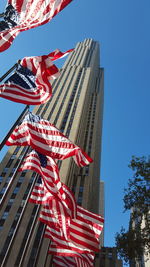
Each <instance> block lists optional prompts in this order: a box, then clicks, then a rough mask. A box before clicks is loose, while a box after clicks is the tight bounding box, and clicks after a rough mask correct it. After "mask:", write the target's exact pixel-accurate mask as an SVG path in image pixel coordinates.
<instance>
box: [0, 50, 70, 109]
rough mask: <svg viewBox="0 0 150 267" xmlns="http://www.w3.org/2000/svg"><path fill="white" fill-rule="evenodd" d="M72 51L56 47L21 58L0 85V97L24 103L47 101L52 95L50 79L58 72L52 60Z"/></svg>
mask: <svg viewBox="0 0 150 267" xmlns="http://www.w3.org/2000/svg"><path fill="white" fill-rule="evenodd" d="M72 51H73V49H70V50H68V51H66V52H61V51H59V50H58V49H57V50H56V51H54V52H52V53H50V54H48V55H44V56H35V57H25V58H23V59H22V60H21V61H20V63H18V65H17V68H16V71H15V72H14V73H13V74H12V75H11V76H10V77H9V78H8V79H7V80H6V81H5V82H4V83H3V84H1V85H0V97H2V98H5V99H8V100H11V101H14V102H18V103H22V104H26V105H40V104H43V103H45V102H47V101H48V100H49V99H50V97H51V95H52V86H51V83H50V80H52V79H55V78H57V77H58V76H59V74H60V73H59V70H58V68H57V67H56V66H55V65H54V63H53V61H54V60H56V59H59V58H62V57H63V56H66V55H67V54H68V53H70V52H72Z"/></svg>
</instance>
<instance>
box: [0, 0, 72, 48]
mask: <svg viewBox="0 0 150 267" xmlns="http://www.w3.org/2000/svg"><path fill="white" fill-rule="evenodd" d="M71 1H72V0H41V1H39V0H34V1H30V0H8V2H7V6H6V9H5V11H4V17H3V20H2V21H0V52H2V51H4V50H6V49H8V48H9V47H10V46H11V44H12V42H13V40H14V39H15V37H16V36H17V35H18V34H19V33H20V32H21V31H26V30H29V29H31V28H35V27H37V26H40V25H43V24H45V23H47V22H49V21H50V20H51V19H52V18H53V17H54V16H55V15H57V14H58V13H59V12H60V11H61V10H62V9H64V8H65V7H66V6H67V5H68V4H69V3H70V2H71Z"/></svg>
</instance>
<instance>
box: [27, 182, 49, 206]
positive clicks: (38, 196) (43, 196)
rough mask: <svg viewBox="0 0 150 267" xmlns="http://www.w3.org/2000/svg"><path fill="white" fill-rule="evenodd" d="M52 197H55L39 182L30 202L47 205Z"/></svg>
mask: <svg viewBox="0 0 150 267" xmlns="http://www.w3.org/2000/svg"><path fill="white" fill-rule="evenodd" d="M52 197H53V195H52V194H51V193H50V192H48V190H47V189H46V188H45V186H44V184H43V183H41V184H40V183H38V182H37V183H36V184H35V186H34V188H33V190H32V192H31V195H30V198H29V202H31V203H35V204H45V203H48V202H49V201H50V199H51V198H52Z"/></svg>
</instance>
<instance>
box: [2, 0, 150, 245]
mask: <svg viewBox="0 0 150 267" xmlns="http://www.w3.org/2000/svg"><path fill="white" fill-rule="evenodd" d="M1 2H2V1H1ZM5 5H6V1H4V0H3V2H2V3H0V13H1V12H3V10H4V7H5ZM149 10H150V2H149V0H144V1H139V0H126V1H123V0H114V1H112V0H105V1H104V0H95V1H90V0H82V1H79V0H74V1H73V2H72V3H71V4H70V5H68V6H67V7H66V8H65V9H64V10H63V11H62V12H61V13H59V14H58V15H57V16H56V17H55V18H54V19H53V20H52V21H51V22H49V23H48V24H46V25H43V26H41V27H38V28H35V29H32V30H29V31H26V32H23V33H20V35H19V36H18V37H17V38H16V39H15V41H14V43H13V45H12V46H11V47H10V48H9V49H8V50H6V51H4V52H3V53H1V54H0V76H2V75H3V74H4V73H5V72H6V71H7V70H8V69H9V68H10V67H11V66H12V65H13V64H14V63H16V61H17V60H18V59H21V58H23V57H25V56H34V55H36V56H38V55H42V54H46V53H49V52H50V51H53V50H54V49H56V48H59V49H60V50H62V51H65V50H68V49H70V48H73V47H75V45H76V43H77V42H81V41H83V40H84V39H85V38H92V39H94V40H96V41H99V43H100V47H101V58H100V65H101V67H104V69H105V82H104V84H105V101H104V119H103V139H102V162H101V179H102V180H104V182H105V246H114V245H115V240H114V235H115V233H116V232H117V231H119V230H120V228H121V226H122V225H123V226H125V227H128V216H129V214H126V213H123V202H122V198H123V189H124V187H125V186H126V185H127V180H128V178H129V177H130V176H131V175H132V172H131V171H130V169H129V168H128V164H129V162H130V160H131V157H132V155H136V156H143V155H148V154H149V149H150V148H149V136H150V126H149V114H150V105H149V99H150V70H149V69H150V68H149V65H150V52H149V48H150V34H149V29H150V16H149ZM62 62H63V60H62ZM56 64H57V63H56ZM24 107H25V106H24V105H22V104H17V103H13V102H11V101H7V100H4V99H0V114H1V115H0V121H1V130H0V138H1V140H2V139H3V137H4V135H5V133H6V132H7V131H8V130H9V128H10V126H11V125H12V123H13V122H15V120H16V119H17V117H18V116H19V114H20V112H21V111H22V110H23V109H24ZM6 150H7V147H6V148H4V149H3V151H1V152H0V158H2V157H3V155H4V153H5V152H6Z"/></svg>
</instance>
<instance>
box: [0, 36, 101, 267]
mask: <svg viewBox="0 0 150 267" xmlns="http://www.w3.org/2000/svg"><path fill="white" fill-rule="evenodd" d="M103 81H104V71H103V69H102V68H100V67H99V44H98V43H97V42H95V41H93V40H92V39H86V40H85V41H84V42H81V43H78V44H77V45H76V47H75V50H74V51H73V52H72V54H71V55H70V56H69V57H68V59H67V60H66V62H65V64H64V66H63V67H62V69H61V75H60V77H59V78H58V79H57V80H55V81H54V83H53V96H52V98H51V100H50V101H49V102H47V103H45V104H43V105H40V106H36V107H35V108H34V110H33V113H34V114H37V115H40V116H41V117H42V118H44V119H47V120H49V121H50V122H51V123H53V124H54V125H56V126H57V128H58V129H60V130H61V131H62V132H63V133H64V134H65V135H66V136H67V137H68V138H69V139H70V140H71V141H72V142H74V143H76V144H77V145H78V146H80V147H81V148H82V149H83V150H84V151H86V152H87V154H88V155H89V156H90V157H92V158H93V163H92V164H90V165H89V166H86V167H84V168H79V167H77V166H76V165H75V163H74V161H73V160H72V159H71V158H69V159H66V160H64V161H60V162H58V165H59V169H60V177H61V180H62V182H64V183H65V184H67V185H68V186H69V187H70V188H71V190H72V191H73V192H74V194H75V198H76V200H77V202H78V204H79V205H82V206H83V207H84V208H86V209H88V210H90V211H92V212H95V213H99V210H100V207H102V206H103V205H102V203H101V205H100V197H99V192H100V154H101V136H102V118H103ZM26 151H27V148H26V147H11V148H10V149H9V150H8V152H7V154H6V156H5V157H4V159H3V160H2V163H1V166H0V183H1V184H0V197H1V210H0V240H1V242H0V263H1V266H6V267H7V266H8V267H10V266H23V267H25V266H32V267H33V266H36V267H42V266H43V267H44V266H50V261H51V257H50V256H49V255H48V254H47V251H48V247H49V242H50V241H49V240H48V239H44V238H43V234H44V230H45V228H44V224H42V223H41V222H39V221H38V215H39V211H40V206H39V205H35V204H31V203H29V202H28V199H29V196H30V193H31V191H32V189H33V186H34V184H35V182H36V177H37V175H36V173H34V172H30V171H23V172H21V173H18V172H17V169H18V166H19V164H20V163H21V161H22V159H23V157H24V155H25V154H26ZM101 191H102V188H101ZM101 199H103V198H102V197H101Z"/></svg>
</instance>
